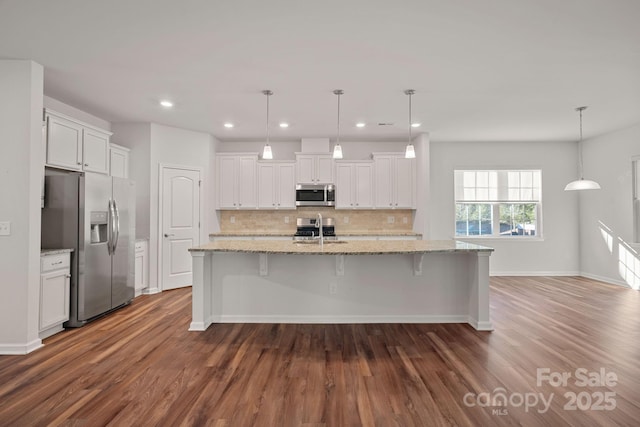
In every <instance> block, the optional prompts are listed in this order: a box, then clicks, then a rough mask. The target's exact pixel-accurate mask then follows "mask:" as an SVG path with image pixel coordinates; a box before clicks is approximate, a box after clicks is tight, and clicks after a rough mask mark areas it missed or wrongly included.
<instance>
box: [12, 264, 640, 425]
mask: <svg viewBox="0 0 640 427" xmlns="http://www.w3.org/2000/svg"><path fill="white" fill-rule="evenodd" d="M491 284H492V288H491V315H492V320H493V322H494V327H495V331H493V332H478V331H475V330H474V329H472V328H471V327H470V326H468V325H461V324H372V325H281V324H225V325H214V326H213V327H210V328H209V329H208V330H207V331H205V332H188V331H187V328H188V325H189V322H190V320H191V311H190V310H191V303H190V302H191V290H190V289H189V288H187V289H181V290H175V291H169V292H164V293H162V294H158V295H152V296H142V297H139V298H137V299H136V300H135V301H134V302H133V304H132V305H131V306H129V307H126V308H124V309H122V310H119V311H118V312H116V313H113V314H112V315H110V316H108V317H106V318H103V319H101V320H98V321H96V322H94V323H91V324H89V325H87V326H85V327H84V328H80V329H75V330H69V331H65V332H63V333H60V334H58V335H56V336H54V337H51V338H49V339H48V340H46V341H45V344H46V345H45V347H44V348H42V349H40V350H37V351H35V352H33V353H32V354H29V355H27V356H0V426H32V425H34V426H35V425H74V426H102V425H114V426H147V425H148V426H156V425H166V426H176V425H188V426H192V425H193V426H205V425H207V426H209V425H210V426H234V427H235V426H242V427H244V426H359V425H365V426H374V425H375V426H448V425H460V426H512V425H525V426H537V425H540V426H562V425H572V426H590V425H600V426H614V425H620V426H637V425H639V422H640V421H639V420H640V293H639V292H637V291H633V290H629V289H624V288H621V287H618V286H612V285H606V284H602V283H599V282H594V281H591V280H587V279H584V278H573V277H563V278H550V277H544V278H541V277H517V278H515V277H501V278H492V279H491ZM545 368H546V369H548V372H549V373H550V374H555V373H562V372H569V373H571V378H569V379H568V381H567V384H566V385H565V384H559V385H556V386H553V385H551V384H549V382H548V381H543V383H542V384H540V385H538V384H537V369H545ZM581 368H582V369H584V370H585V371H586V372H587V373H589V374H592V373H594V372H600V371H601V369H604V370H605V371H606V372H608V373H610V374H609V375H615V376H616V377H617V381H616V382H615V384H613V383H612V379H611V378H610V379H609V383H608V384H607V385H601V383H598V384H595V383H590V384H587V385H582V384H581V383H576V380H577V379H579V378H580V377H578V378H576V370H577V369H581ZM578 375H579V373H578ZM552 377H554V375H552ZM594 381H595V379H594ZM572 393H574V394H575V396H576V399H575V401H574V402H572ZM500 396H506V398H507V401H506V404H504V405H502V403H503V401H501V400H498V398H499V397H500ZM534 397H536V398H537V399H541V397H542V398H544V399H545V401H549V400H550V404H549V405H548V407H547V406H546V405H545V404H544V403H543V402H542V401H541V400H538V401H537V402H534ZM523 402H529V407H526V405H525V404H524V403H523ZM534 403H535V405H534ZM492 404H495V406H489V405H492ZM566 405H569V408H567V407H566ZM572 405H573V406H572ZM594 405H595V406H594ZM613 406H615V408H613ZM572 407H575V409H571V408H572ZM607 409H612V410H607Z"/></svg>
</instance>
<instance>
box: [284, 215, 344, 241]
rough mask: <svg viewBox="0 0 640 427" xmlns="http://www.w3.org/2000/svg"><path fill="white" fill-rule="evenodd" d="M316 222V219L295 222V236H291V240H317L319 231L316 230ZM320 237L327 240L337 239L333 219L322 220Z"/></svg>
mask: <svg viewBox="0 0 640 427" xmlns="http://www.w3.org/2000/svg"><path fill="white" fill-rule="evenodd" d="M316 221H317V219H316V218H298V219H297V220H296V225H297V229H296V234H294V235H293V240H311V239H314V238H317V237H318V236H319V235H320V231H319V230H318V226H317V224H316ZM322 236H323V237H324V238H325V239H327V240H335V239H337V237H336V228H335V226H334V222H333V218H323V219H322Z"/></svg>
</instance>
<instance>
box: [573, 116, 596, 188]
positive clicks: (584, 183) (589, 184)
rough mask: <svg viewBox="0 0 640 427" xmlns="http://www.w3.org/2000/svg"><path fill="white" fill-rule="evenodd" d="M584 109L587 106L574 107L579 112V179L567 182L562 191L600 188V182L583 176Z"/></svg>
mask: <svg viewBox="0 0 640 427" xmlns="http://www.w3.org/2000/svg"><path fill="white" fill-rule="evenodd" d="M586 109H587V107H578V108H576V111H577V112H578V113H580V140H579V141H578V173H579V174H580V179H578V180H576V181H571V182H570V183H568V184H567V186H566V187H564V191H575V190H600V184H598V183H597V182H595V181H591V180H589V179H584V176H583V168H584V166H583V163H582V112H583V111H584V110H586Z"/></svg>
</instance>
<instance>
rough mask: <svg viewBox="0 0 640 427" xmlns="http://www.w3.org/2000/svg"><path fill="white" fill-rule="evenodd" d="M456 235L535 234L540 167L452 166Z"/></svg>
mask: <svg viewBox="0 0 640 427" xmlns="http://www.w3.org/2000/svg"><path fill="white" fill-rule="evenodd" d="M454 179H455V198H456V218H455V222H456V224H455V229H456V231H455V235H456V236H486V237H489V236H490V237H501V236H527V237H531V236H539V234H540V212H541V206H540V200H541V171H540V170H456V171H455V173H454Z"/></svg>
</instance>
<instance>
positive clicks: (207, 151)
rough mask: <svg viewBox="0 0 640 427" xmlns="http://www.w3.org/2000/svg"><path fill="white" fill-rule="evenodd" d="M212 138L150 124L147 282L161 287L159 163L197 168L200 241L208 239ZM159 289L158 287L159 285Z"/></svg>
mask: <svg viewBox="0 0 640 427" xmlns="http://www.w3.org/2000/svg"><path fill="white" fill-rule="evenodd" d="M213 140H214V138H213V137H212V136H211V135H209V134H206V133H202V132H195V131H189V130H184V129H179V128H175V127H169V126H163V125H158V124H155V123H152V124H151V163H150V165H151V168H150V188H151V189H150V212H149V222H150V236H149V280H150V284H152V286H153V284H156V285H157V286H161V283H160V276H159V275H160V272H159V269H160V267H161V266H160V265H159V255H160V253H159V243H160V242H159V238H160V235H159V224H158V210H159V204H158V200H159V198H158V191H159V171H160V165H161V164H162V165H166V166H193V167H196V168H201V169H202V171H203V174H202V181H203V183H202V192H201V194H202V195H203V197H202V199H201V200H200V202H201V209H200V212H201V215H202V218H203V223H204V224H203V226H202V228H201V229H200V242H201V243H202V244H204V243H207V242H208V241H209V239H208V234H209V224H206V220H207V218H209V216H208V215H207V213H208V212H211V211H212V210H213V209H214V206H213V198H212V197H211V195H212V194H213V191H212V190H211V189H212V188H213V186H212V184H211V183H210V182H208V181H207V177H208V175H209V173H208V170H209V162H210V157H211V149H212V146H213ZM160 289H161V288H160Z"/></svg>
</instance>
